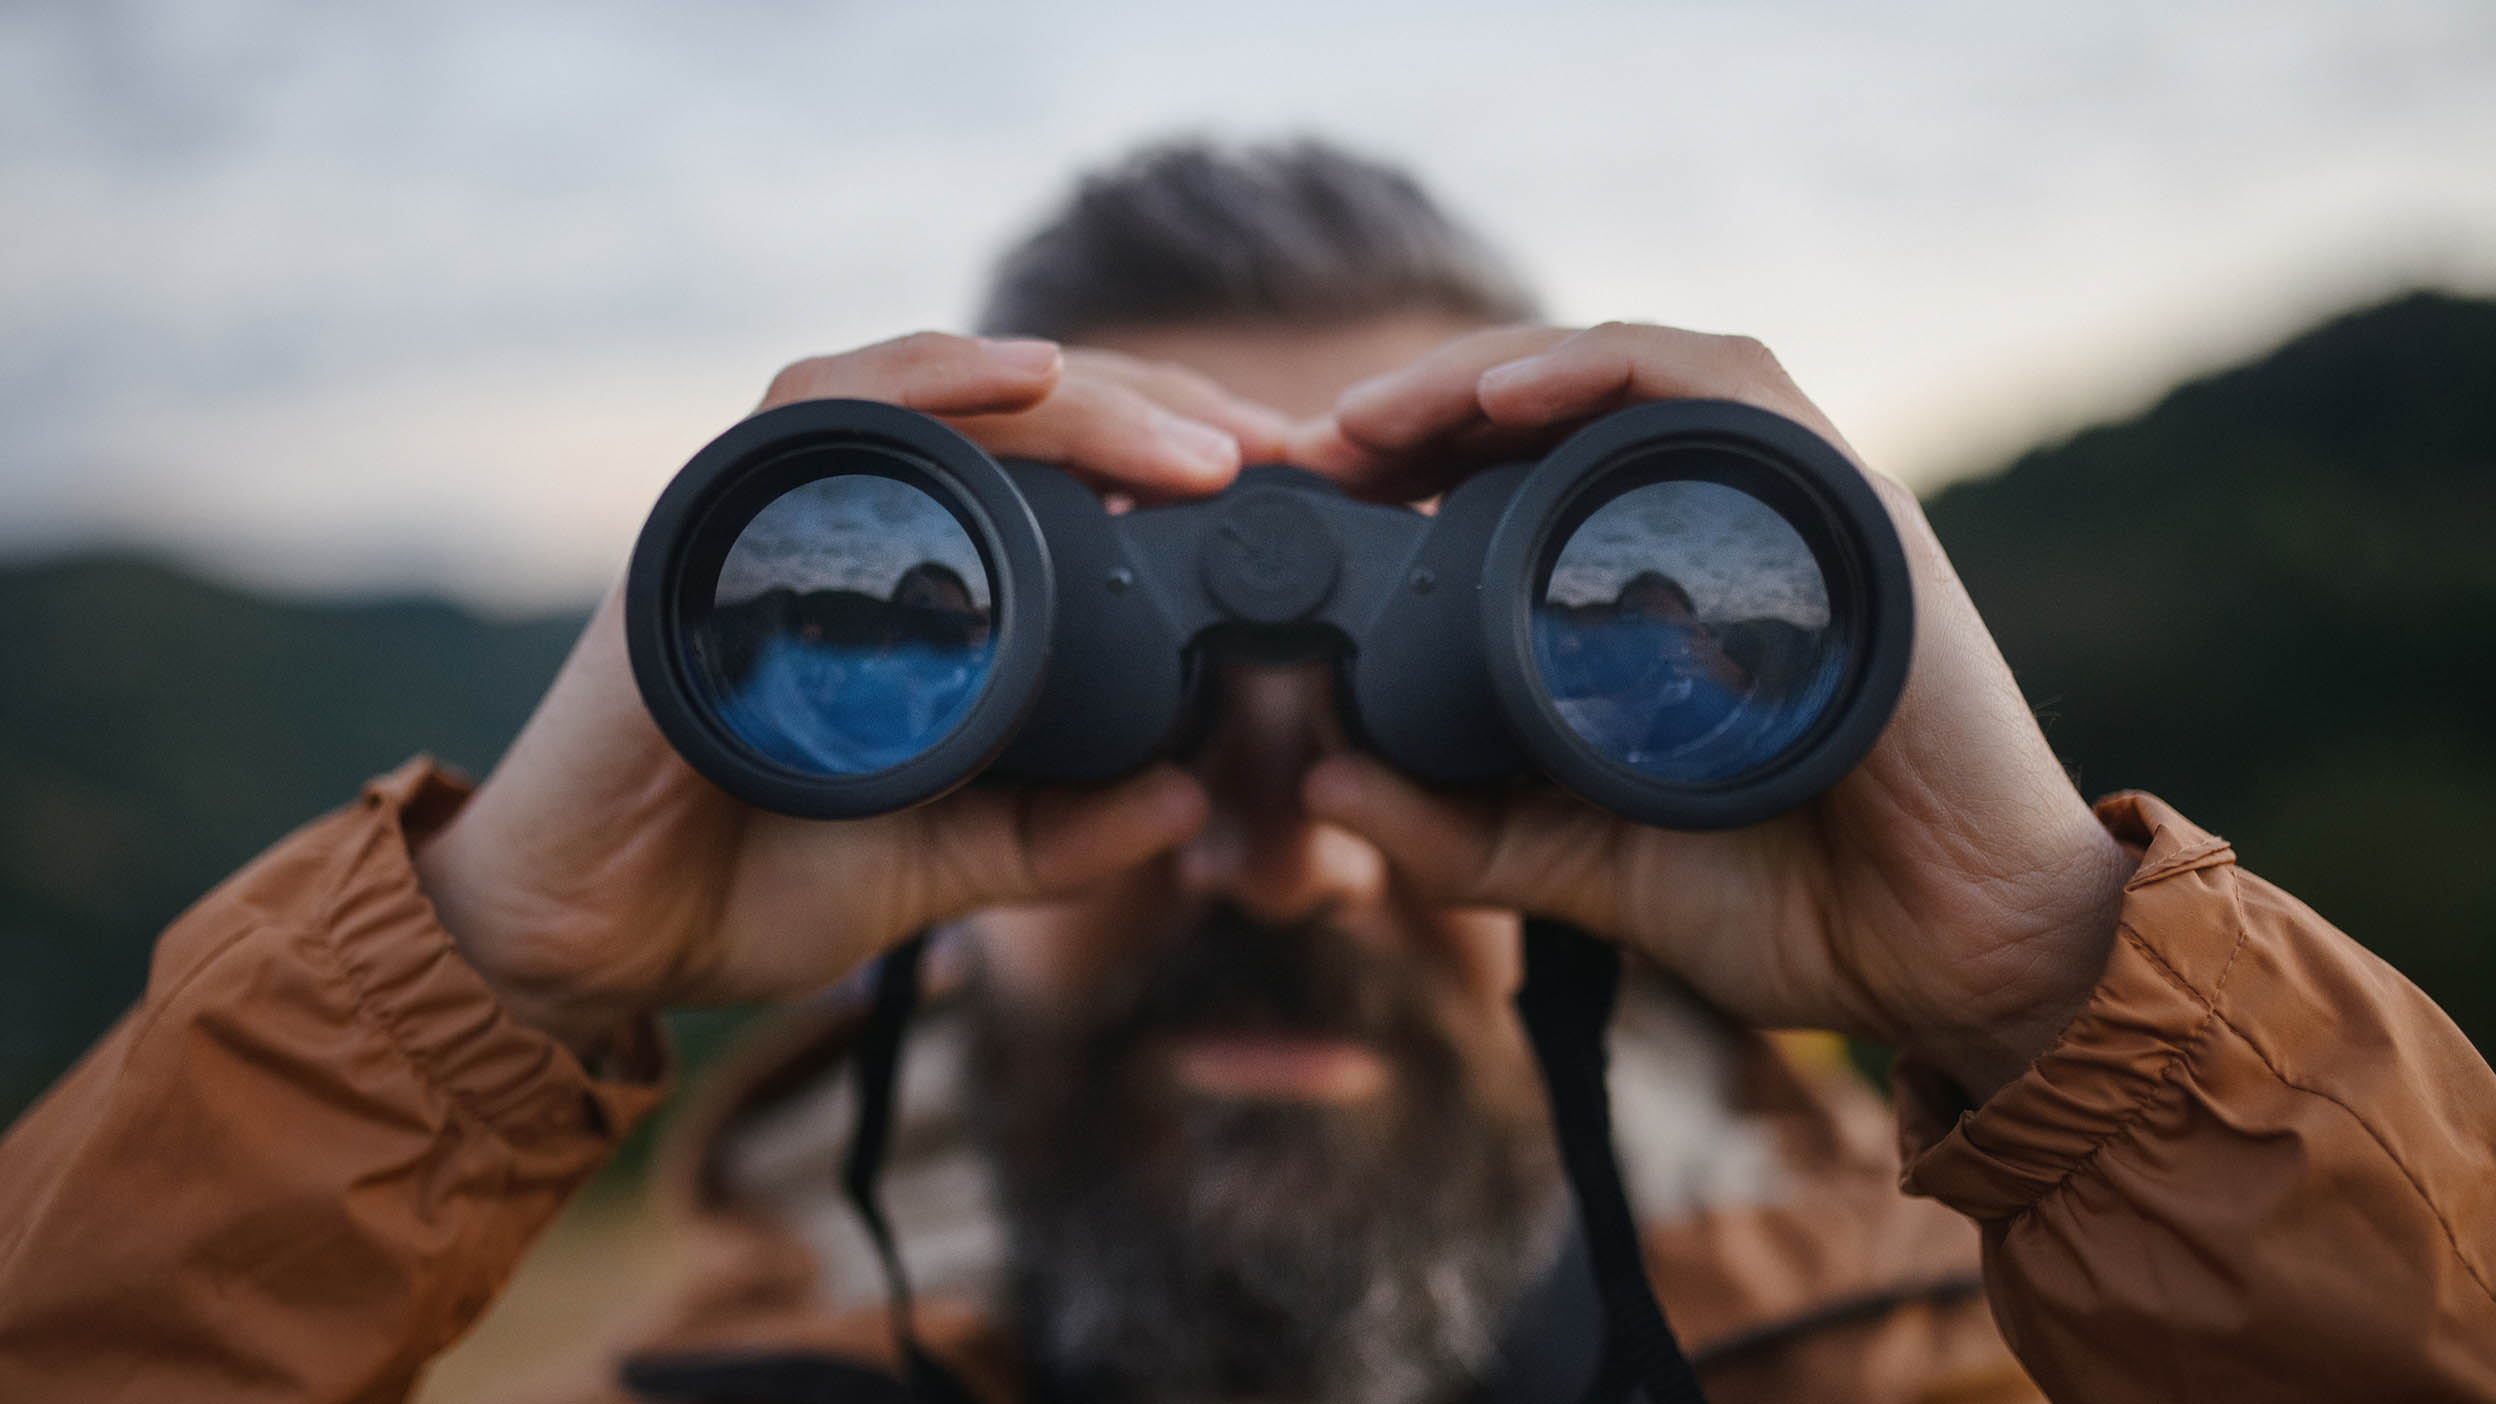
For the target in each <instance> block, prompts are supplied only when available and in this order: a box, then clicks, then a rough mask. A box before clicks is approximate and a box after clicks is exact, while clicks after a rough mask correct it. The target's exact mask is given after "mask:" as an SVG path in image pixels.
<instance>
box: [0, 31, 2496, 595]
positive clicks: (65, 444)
mask: <svg viewBox="0 0 2496 1404" xmlns="http://www.w3.org/2000/svg"><path fill="white" fill-rule="evenodd" d="M1174 131H1198V132H1210V133H1213V134H1217V135H1230V136H1245V137H1259V136H1274V135H1284V134H1292V133H1299V132H1318V133H1323V134H1327V135H1331V136H1334V137H1336V138H1338V139H1340V140H1343V141H1345V142H1347V143H1350V144H1353V145H1355V146H1358V147H1361V148H1364V149H1367V150H1369V151H1371V152H1374V153H1377V154H1381V155H1384V156H1387V157H1391V158H1394V159H1397V160H1400V161H1404V162H1407V163H1409V164H1410V165H1411V166H1413V167H1414V168H1416V169H1417V170H1418V171H1420V172H1421V173H1422V174H1423V175H1424V176H1425V177H1426V178H1427V179H1428V180H1429V181H1430V182H1431V183H1432V184H1433V185H1434V186H1435V187H1436V188H1437V189H1438V190H1439V191H1440V193H1441V194H1442V195H1443V197H1444V198H1445V199H1446V201H1447V202H1448V203H1449V204H1450V205H1451V206H1453V207H1454V208H1455V209H1456V210H1458V211H1459V212H1460V213H1462V214H1465V215H1468V216H1470V217H1471V218H1473V219H1474V220H1475V221H1477V222H1478V223H1480V224H1481V225H1482V226H1484V227H1485V228H1486V229H1487V230H1488V231H1489V232H1490V233H1491V234H1492V235H1493V236H1494V237H1495V238H1496V239H1497V240H1498V241H1499V242H1500V243H1502V244H1503V245H1505V246H1506V247H1507V248H1508V249H1509V250H1510V251H1511V252H1512V253H1514V254H1515V255H1516V256H1517V257H1518V258H1519V259H1520V260H1521V261H1522V262H1523V263H1524V264H1526V265H1527V266H1528V267H1529V269H1530V270H1532V272H1533V273H1534V274H1535V275H1536V277H1537V278H1538V279H1539V281H1540V283H1541V285H1542V286H1543V288H1544V289H1545V290H1546V292H1547V293H1548V294H1549V297H1550V300H1551V301H1552V303H1553V305H1554V309H1555V311H1557V312H1558V313H1560V314H1561V315H1563V316H1564V317H1566V318H1569V319H1571V320H1581V319H1599V318H1603V317H1615V316H1620V317H1634V318H1645V319H1653V320H1663V321H1670V322H1675V323H1679V324H1682V325H1689V326H1698V327H1703V328H1708V329H1713V330H1742V331H1749V332H1752V333H1754V334H1756V335H1759V336H1761V337H1763V338H1765V339H1766V340H1767V341H1768V342H1769V343H1770V344H1771V345H1772V346H1774V347H1775V348H1776V349H1777V350H1778V351H1779V352H1780V353H1781V354H1782V355H1783V356H1784V358H1785V360H1786V362H1787V364H1788V365H1789V366H1790V367H1791V368H1792V369H1793V370H1794V372H1795V374H1796V376H1797V378H1798V379H1800V380H1801V381H1802V382H1803V384H1804V385H1805V387H1806V388H1807V389H1809V390H1810V391H1812V392H1813V394H1814V395H1815V396H1816V397H1817V398H1818V399H1819V400H1820V401H1821V402H1822V403H1823V404H1824V405H1825V406H1826V407H1827V408H1828V409H1829V411H1830V412H1831V414H1832V415H1833V416H1834V417H1835V418H1836V420H1837V421H1838V423H1839V424H1841V425H1842V426H1844V427H1845V428H1846V429H1847V431H1848V433H1849V434H1850V436H1851V437H1852V438H1853V439H1854V440H1855V441H1856V443H1857V444H1858V446H1860V447H1861V448H1862V449H1863V450H1864V451H1865V452H1866V453H1867V454H1868V455H1869V456H1871V457H1872V458H1873V459H1874V460H1875V461H1876V462H1878V463H1880V464H1881V465H1883V466H1885V467H1887V468H1889V469H1891V470H1892V471H1895V472H1898V473H1900V474H1902V475H1904V476H1906V477H1908V478H1909V479H1910V480H1911V481H1916V482H1918V483H1919V484H1924V485H1930V484H1932V483H1935V482H1938V481H1940V480H1942V479H1943V478H1945V477H1947V476H1949V475H1951V474H1953V473H1960V472H1965V471H1969V470H1970V469H1973V468H1978V467H1983V466H1991V465H1992V464H1994V463H1997V462H1999V461H2000V460H2001V459H2002V458H2003V457H2004V456H2005V455H2007V454H2008V453H2009V452H2010V451H2012V450H2014V449H2016V448H2018V447H2022V446H2024V445H2026V444H2027V443H2029V442H2032V441H2034V440H2035V439H2036V438H2038V437H2040V436H2046V435H2052V434H2057V433H2061V432H2065V431H2067V430H2069V429H2070V428H2072V427H2075V426H2076V425H2078V424H2082V423H2086V422H2089V421H2092V420H2095V419H2100V418H2106V417H2114V416H2120V415H2123V414H2127V413H2129V412H2131V411H2133V410H2134V409H2137V408H2138V407H2139V406H2140V405H2141V404H2142V403H2143V402H2144V401H2145V400H2146V399H2147V398H2148V397H2150V396H2152V395H2153V394H2155V393H2156V392H2157V391H2158V390H2159V389H2161V388H2163V387H2164V386H2166V385H2167V384H2170V383H2172V381H2173V380H2175V379H2176V378H2178V377H2179V376H2182V375H2185V374H2190V373H2192V372H2195V371H2198V370H2202V369H2206V368H2210V367H2213V366H2218V365H2224V364H2227V363H2229V362H2231V361H2233V360H2236V359H2238V358H2240V357H2242V356H2244V355H2247V354H2250V353H2253V352H2255V351H2258V350H2260V349H2261V348H2263V347H2264V346H2266V345H2268V344H2270V343H2271V342H2273V341H2274V340H2276V339H2277V338H2279V337H2280V336H2283V335H2285V334H2287V333H2289V332H2291V331H2293V330H2295V329H2297V328H2299V327H2301V326H2303V325H2304V324H2306V323H2308V322H2309V321H2311V320H2313V319H2315V318H2318V317H2320V316H2322V315H2325V314H2327V313H2329V312H2331V311H2335V310H2338V309H2341V308H2345V307H2348V306H2352V305H2356V304H2358V303H2362V302H2365V301H2369V300H2372V299H2374V298H2376V297H2379V296H2381V295H2384V294H2386V293H2389V292H2391V291H2394V290H2397V289H2400V288H2403V287H2408V286H2412V285H2417V284H2421V283H2423V284H2429V285H2437V286H2446V287H2456V288H2462V289H2468V290H2478V291H2488V290H2496V156H2491V154H2490V153H2496V4H2490V3H2488V0H2372V2H2371V3H2336V4H2321V3H2306V0H2261V3H2253V4H2241V5H2214V4H2182V3H2156V4H2127V3H2093V4H2071V3H2068V2H2067V0H2065V2H2064V3H2055V4H2040V5H2025V4H2013V3H2002V0H1987V2H1986V3H1959V2H1958V0H1914V2H1913V3H1902V4H1887V5H1874V4H1864V3H1836V2H1835V0H1744V2H1743V3H1726V4H1714V5H1696V4H1663V3H1614V4H1603V3H1586V2H1577V3H1557V2H1555V0H1545V3H1542V4H1538V5H1534V6H1531V7H1528V6H1524V5H1518V4H1510V5H1497V6H1494V5H1480V4H1464V3H1458V0H1429V3H1419V2H1418V0H1416V3H1390V2H1389V0H1369V2H1366V3H1365V2H1364V0H1323V3H1317V2H1316V0H1311V2H1309V3H1301V0H1266V3H1261V4H1259V5H1255V6H1247V5H1221V6H1210V5H1205V6H1198V5H1182V4H1175V3H1169V2H1168V0H1163V3H1157V4H1131V3H1110V2H1109V0H1089V2H1087V0H1057V3H1052V4H1047V5H1033V4H1007V3H988V4H976V5H974V4H941V3H921V4H890V3H885V4H872V5H870V4H819V5H811V6H806V5H797V4H768V3H762V2H761V0H713V3H710V4H707V5H701V6H693V5H682V4H660V3H643V4H633V3H602V4H596V5H591V4H580V5H567V4H556V3H541V2H539V0H507V2H506V3H500V4H493V5H473V6H471V5H460V4H454V3H444V0H430V3H421V4H418V3H396V0H390V2H389V3H372V2H369V0H367V2H362V3H354V4H334V3H333V4H323V5H315V4H303V5H280V4H248V3H235V2H234V0H224V2H223V3H173V2H172V0H154V2H152V3H126V4H124V3H109V0H61V2H60V3H41V2H37V3H29V0H17V2H16V3H12V4H6V5H0V422H5V424H6V426H7V433H6V435H5V438H0V555H6V554H22V553H24V552H27V551H34V550H52V549H58V548H60V547H62V546H64V545H69V544H75V543H78V542H83V541H89V540H95V539H99V538H102V539H112V540H138V541H143V542H148V543H154V544H160V545H165V546H170V547H172V548H174V549H176V550H178V551H179V552H181V553H182V554H183V555H184V556H185V557H186V558H188V559H191V560H193V561H197V562H201V563H205V564H209V565H211V566H213V567H214V568H216V569H218V570H219V571H221V572H222V573H225V574H227V575H229V576H235V577H239V578H244V579H248V580H252V581H257V582H263V583H271V584H277V585H282V586H286V587H289V588H302V589H333V588H350V589H356V590H367V589H377V588H398V587H403V586H409V585H416V586H424V587H441V588H446V589H449V590H452V591H454V592H455V593H458V594H460V595H462V596H464V597H466V598H469V599H471V600H474V601H478V602H481V603H485V604H488V605H493V606H500V607H534V606H538V605H544V604H549V603H557V602H561V603H570V602H574V601H578V600H581V599H585V598H587V597H588V596H589V595H590V594H591V593H593V592H594V591H595V590H597V589H598V588H599V587H600V586H601V585H602V584H603V583H604V582H605V581H606V580H607V579H609V578H610V577H611V576H612V575H613V573H614V572H615V571H616V570H618V569H619V568H620V565H621V562H622V560H623V557H624V555H625V553H626V551H627V550H628V549H629V546H630V543H631V539H632V534H633V532H634V530H635V528H636V527H637V526H638V524H639V521H640V518H641V514H642V512H643V511H644V510H645V509H646V508H647V506H648V505H649V503H650V501H651V499H652V498H653V496H654V495H655V494H656V492H657V490H658V488H659V486H660V485H661V484H662V483H663V482H664V481H665V480H666V478H667V476H668V474H670V473H671V472H673V471H674V469H675V468H676V467H677V466H678V465H679V464H680V463H681V462H682V461H683V460H684V458H685V457H686V456H687V455H688V454H689V453H690V452H691V451H692V450H693V449H695V448H696V447H698V446H699V445H700V444H701V443H702V442H703V441H704V440H705V439H707V438H708V437H709V436H710V435H711V434H712V433H714V432H716V431H717V430H718V429H720V428H722V427H724V426H725V425H726V424H727V423H728V422H729V421H730V420H732V419H734V418H735V417H736V416H738V415H739V414H742V413H743V412H744V411H745V410H746V409H747V408H748V407H749V406H750V405H751V403H752V401H753V399H754V397H755V396H756V395H757V394H758V393H759V392H760V390H761V387H762V385H763V384H764V382H765V381H766V380H767V379H768V377H769V375H770V373H771V372H772V370H774V369H775V368H776V367H777V366H778V365H780V364H781V363H782V362H784V361H786V360H789V359H791V358H793V357H795V356H797V355H800V354H804V353H807V352H811V351H819V350H828V349H834V348H838V347H841V346H845V345H849V344H853V343H857V342H861V341H865V340H871V339H875V338H878V337H882V336H885V335H889V334H892V333H894V332H897V331H902V330H908V329H911V328H915V327H920V326H930V325H934V326H954V325H959V324H961V323H962V322H963V321H964V320H965V319H966V318H967V317H968V315H969V312H970V306H971V301H972V298H973V296H974V293H975V290H976V288H977V286H978V278H979V272H980V269H981V268H982V266H983V265H984V263H985V261H986V260H987V259H988V258H989V257H990V256H991V255H992V254H993V253H994V252H995V251H996V250H997V249H998V248H999V247H1000V246H1001V245H1002V244H1003V243H1004V242H1005V241H1006V240H1007V239H1008V238H1009V237H1010V235H1011V234H1012V233H1013V231H1015V230H1016V229H1017V228H1018V227H1019V226H1020V225H1021V224H1022V223H1023V222H1025V221H1027V220H1028V219H1029V218H1030V217H1032V216H1033V215H1034V214H1035V213H1037V212H1038V211H1040V210H1041V209H1042V208H1044V207H1045V206H1046V204H1047V203H1048V202H1049V200H1050V199H1051V197H1052V196H1053V195H1054V194H1055V193H1056V192H1058V191H1059V190H1061V189H1062V188H1063V186H1064V184H1065V182H1066V181H1067V180H1068V178H1069V177H1070V175H1071V174H1072V173H1073V172H1075V171H1077V170H1079V169H1081V168H1083V167H1084V166H1085V165H1087V164H1091V163H1094V162H1098V161H1100V160H1102V159H1104V158H1107V157H1109V156H1112V155H1114V154H1116V153H1118V152H1119V151H1121V150H1122V149H1124V148H1126V147H1127V146H1129V145H1131V144H1132V143H1134V142H1136V141H1138V140H1140V139H1144V138H1148V137H1151V136H1155V135H1162V134H1168V133H1171V132H1174Z"/></svg>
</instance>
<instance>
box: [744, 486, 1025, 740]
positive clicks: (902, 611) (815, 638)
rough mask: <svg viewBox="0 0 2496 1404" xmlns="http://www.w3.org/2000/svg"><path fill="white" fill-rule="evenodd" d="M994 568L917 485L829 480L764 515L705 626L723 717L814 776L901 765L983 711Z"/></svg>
mask: <svg viewBox="0 0 2496 1404" xmlns="http://www.w3.org/2000/svg"><path fill="white" fill-rule="evenodd" d="M992 599H993V592H992V587H991V582H990V580H989V576H988V567H987V564H986V563H985V562H984V561H983V560H982V559H981V557H980V553H979V548H978V547H977V546H976V545H975V544H974V543H973V542H972V540H971V536H970V533H969V532H967V531H965V530H964V529H963V527H962V524H961V522H959V521H958V520H956V519H955V517H954V515H953V514H952V513H951V512H949V511H947V510H946V509H945V507H944V505H943V504H942V503H940V502H938V501H937V500H936V499H935V498H933V497H931V496H929V495H928V494H927V493H925V492H923V491H921V490H920V489H918V488H917V487H914V486H912V485H911V484H909V483H905V482H901V481H899V480H897V479H893V478H885V477H877V476H873V475H870V474H848V475H843V476H839V477H829V478H818V479H815V480H814V481H812V482H809V483H805V484H803V485H801V486H799V487H796V488H792V489H791V490H789V491H788V492H786V493H783V494H782V495H781V496H780V497H778V498H776V499H774V500H773V501H772V502H771V504H770V505H768V506H766V507H765V508H763V510H762V511H760V512H758V513H756V514H755V515H754V519H753V520H752V521H751V522H749V523H747V524H746V527H745V529H744V530H743V531H742V532H741V533H739V535H738V537H737V540H736V543H735V544H734V545H733V546H731V547H730V548H729V550H728V555H727V558H726V560H725V561H724V562H723V563H722V564H721V566H720V571H719V584H718V587H717V589H716V591H715V592H714V594H713V597H712V607H711V611H710V614H709V615H708V617H707V618H706V619H705V620H704V621H703V622H702V623H701V625H700V626H699V627H698V628H697V630H696V645H695V653H694V656H695V660H696V669H697V671H699V672H700V673H701V674H702V675H703V681H704V683H705V685H706V688H707V691H708V692H709V695H710V698H711V705H712V707H713V710H714V714H715V715H716V716H717V717H718V719H719V721H720V722H721V724H722V725H724V726H725V727H726V728H727V729H728V730H729V731H730V732H731V733H732V734H734V735H735V736H736V737H737V739H739V740H740V741H743V742H744V743H745V744H746V745H747V746H749V747H752V748H753V750H754V751H755V752H756V753H758V754H759V755H761V756H763V757H764V758H765V759H767V760H771V761H774V762H777V763H778V764H780V765H783V766H786V767H788V768H789V769H791V770H796V771H801V772H804V773H806V774H810V775H824V776H844V775H866V774H871V773H873V772H875V771H879V770H890V769H891V768H893V767H894V766H897V765H900V764H902V763H904V762H906V761H909V760H911V759H913V758H915V757H917V756H919V755H922V754H924V753H925V752H926V751H927V750H928V748H930V747H932V746H934V745H935V744H936V743H937V742H939V741H941V740H943V739H944V738H945V736H946V735H947V734H949V733H950V732H952V730H953V729H954V728H955V727H956V726H958V725H960V724H961V722H962V719H963V717H965V716H966V715H968V714H969V712H970V710H971V705H972V703H974V702H975V701H977V700H978V698H979V694H980V691H981V689H982V688H984V687H985V686H986V685H987V682H988V673H989V665H990V663H991V662H992V661H993V659H994V658H995V655H996V640H995V628H994V611H993V609H992V607H991V604H992Z"/></svg>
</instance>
